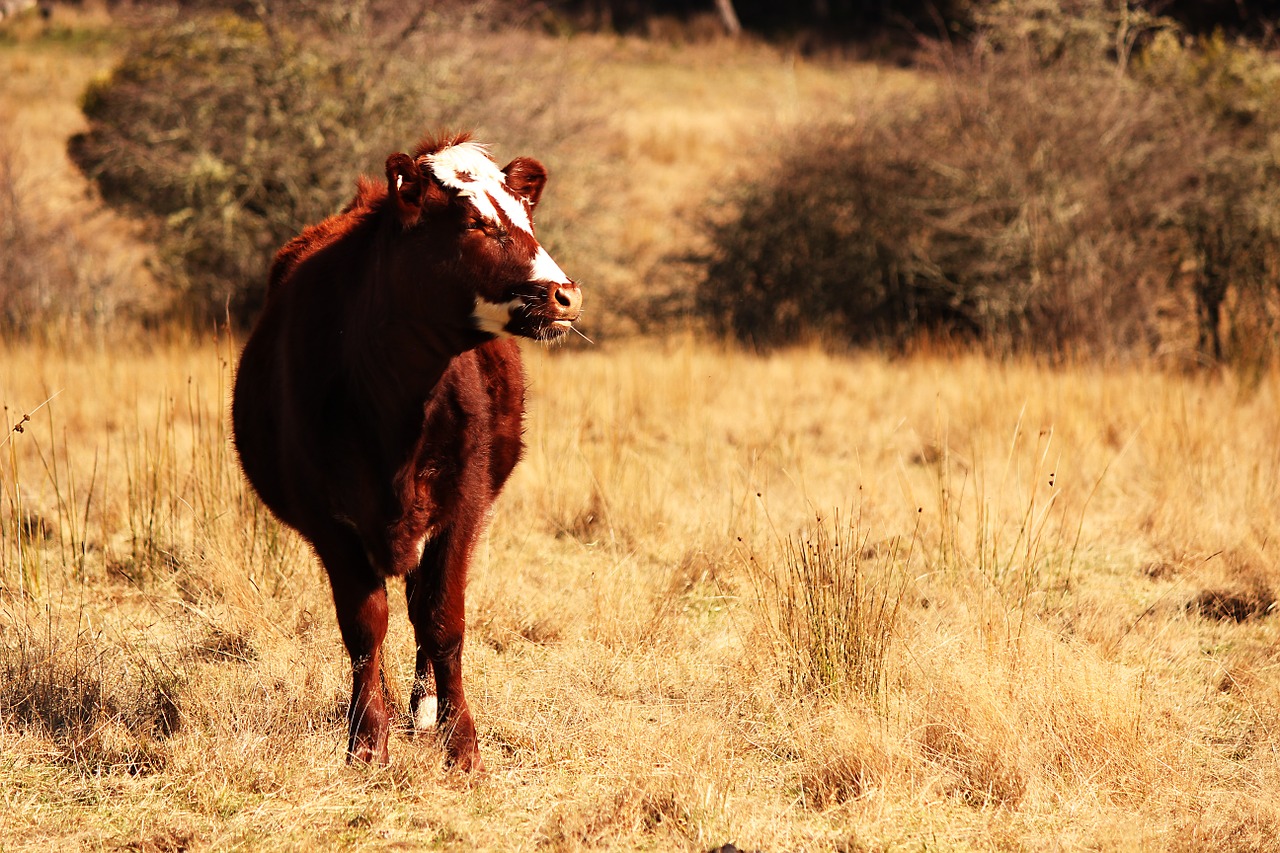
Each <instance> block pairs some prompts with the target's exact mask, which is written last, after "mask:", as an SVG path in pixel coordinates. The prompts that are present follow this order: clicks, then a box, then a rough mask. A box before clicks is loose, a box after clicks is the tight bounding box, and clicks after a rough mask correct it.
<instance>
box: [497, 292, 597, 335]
mask: <svg viewBox="0 0 1280 853" xmlns="http://www.w3.org/2000/svg"><path fill="white" fill-rule="evenodd" d="M511 296H512V301H511V302H510V303H508V304H510V305H511V315H510V319H509V320H508V321H507V325H506V331H507V332H508V333H510V334H513V335H519V336H521V337H525V338H533V339H534V340H538V341H552V340H556V339H558V338H561V337H563V336H564V335H565V334H567V333H568V332H569V331H570V330H571V329H573V324H574V322H575V321H577V319H578V318H579V317H580V316H581V315H582V291H581V290H580V289H579V288H578V285H577V284H575V283H573V282H565V283H563V284H553V283H546V284H544V283H541V282H531V283H529V284H527V285H524V286H522V287H520V288H517V289H516V291H515V292H513V293H512V294H511Z"/></svg>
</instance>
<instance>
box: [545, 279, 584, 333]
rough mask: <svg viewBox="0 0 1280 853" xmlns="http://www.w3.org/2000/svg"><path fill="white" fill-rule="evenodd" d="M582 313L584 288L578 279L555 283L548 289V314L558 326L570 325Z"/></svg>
mask: <svg viewBox="0 0 1280 853" xmlns="http://www.w3.org/2000/svg"><path fill="white" fill-rule="evenodd" d="M581 315H582V288H580V287H578V283H577V282H576V281H569V282H565V283H564V284H553V285H551V286H550V287H549V288H548V289H547V316H548V317H549V319H550V320H551V321H552V322H553V323H554V324H555V325H557V326H565V327H568V326H570V325H572V324H573V321H574V320H577V319H578V317H580V316H581Z"/></svg>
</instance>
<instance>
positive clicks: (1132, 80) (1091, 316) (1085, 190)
mask: <svg viewBox="0 0 1280 853" xmlns="http://www.w3.org/2000/svg"><path fill="white" fill-rule="evenodd" d="M1039 5H1043V4H1039ZM1039 5H1037V4H1032V6H1031V7H1025V6H1024V4H1018V6H1017V7H1015V6H1013V5H1012V4H994V5H993V6H992V7H990V15H989V17H988V19H987V21H988V26H989V27H993V26H994V25H993V24H991V23H990V22H991V21H993V20H994V21H996V22H997V23H999V27H998V28H995V29H989V30H988V31H986V33H985V36H984V37H980V38H979V39H977V41H976V43H975V45H974V46H972V47H965V48H963V49H953V48H949V47H948V48H939V52H938V59H939V63H938V68H939V77H940V81H941V83H940V94H939V95H938V97H937V98H936V99H935V100H933V101H932V102H931V103H929V104H928V105H927V106H925V107H924V108H923V109H920V110H918V111H914V112H912V111H906V110H904V111H902V112H897V113H894V114H890V115H885V116H882V117H879V118H878V119H877V120H875V121H873V122H869V123H867V124H865V125H863V126H858V127H851V126H848V125H828V126H824V127H817V128H811V129H807V130H804V131H802V132H801V133H800V134H798V136H797V138H796V139H794V140H792V141H791V142H790V144H789V147H788V148H787V149H786V150H785V151H784V152H783V153H782V154H781V155H780V157H779V164H778V166H776V167H772V168H767V169H764V170H763V173H764V174H765V175H766V176H767V177H765V178H764V179H762V180H761V181H759V182H758V183H756V184H754V185H752V186H750V187H748V188H746V190H745V191H744V192H743V193H742V196H741V199H740V201H739V208H740V210H741V214H740V215H739V216H738V217H737V218H736V219H732V220H730V221H728V222H725V223H722V224H720V225H717V226H715V227H714V228H713V229H712V240H713V243H714V250H713V253H712V257H711V260H710V262H709V264H708V267H707V271H706V275H705V278H704V281H703V283H702V286H701V288H700V292H699V305H700V307H701V309H702V311H703V312H704V313H705V314H707V315H708V316H709V317H711V318H712V320H713V322H714V323H715V324H717V325H718V326H719V327H720V328H721V329H722V330H724V331H726V332H728V333H731V334H733V335H734V336H736V337H738V338H741V339H744V340H747V341H750V342H753V343H755V344H757V345H764V346H768V345H776V344H779V343H783V342H786V341H789V340H793V339H794V338H795V337H796V336H798V335H804V334H813V333H818V334H821V335H826V336H829V337H831V338H834V339H837V340H845V341H852V342H855V343H857V342H867V341H872V340H891V341H902V340H905V339H908V338H910V337H913V336H915V335H917V334H919V333H920V332H923V331H932V332H942V333H946V334H950V335H960V336H965V337H972V338H976V339H979V340H982V341H984V342H986V343H988V344H990V345H994V346H995V347H997V348H1001V349H1004V348H1020V349H1034V350H1038V351H1043V352H1050V353H1063V352H1092V353H1095V354H1116V353H1124V354H1151V353H1171V352H1172V353H1176V354H1183V353H1190V352H1191V351H1193V350H1194V349H1195V348H1196V343H1197V342H1198V344H1199V347H1200V349H1202V350H1208V351H1209V353H1210V355H1211V356H1212V355H1214V354H1218V355H1220V354H1221V346H1220V345H1219V344H1218V343H1217V335H1218V314H1219V312H1220V310H1221V309H1222V306H1223V305H1224V300H1223V294H1225V293H1226V292H1227V291H1228V290H1229V289H1232V288H1234V289H1236V290H1237V291H1239V296H1240V297H1241V298H1243V297H1244V296H1246V295H1247V294H1250V293H1254V294H1271V293H1273V291H1274V285H1273V282H1274V281H1275V273H1274V270H1275V269H1276V265H1275V261H1274V251H1273V250H1272V248H1271V246H1273V245H1275V240H1274V239H1273V238H1274V237H1275V236H1277V232H1276V231H1275V226H1274V225H1273V224H1272V222H1273V220H1275V219H1276V217H1275V216H1274V214H1272V213H1269V211H1274V210H1275V209H1276V205H1275V204H1273V203H1272V199H1271V198H1270V194H1272V193H1273V192H1274V191H1273V190H1271V189H1268V188H1269V187H1272V186H1274V185H1275V184H1276V181H1275V180H1274V179H1270V178H1269V176H1271V175H1272V174H1273V173H1274V172H1275V168H1276V167H1275V163H1274V157H1273V155H1272V154H1271V149H1272V147H1273V146H1271V145H1270V144H1269V143H1268V141H1267V140H1269V139H1271V138H1275V137H1274V134H1273V133H1272V132H1271V131H1270V130H1267V131H1266V132H1262V131H1259V130H1257V129H1252V130H1248V129H1247V127H1248V125H1250V123H1253V124H1255V125H1256V124H1258V123H1261V122H1262V113H1263V112H1264V111H1266V110H1268V109H1271V108H1270V103H1271V102H1270V100H1269V99H1268V98H1274V97H1275V96H1273V95H1270V92H1273V91H1275V87H1271V88H1267V87H1266V86H1264V85H1262V84H1264V83H1265V81H1267V80H1269V79H1271V78H1270V76H1269V75H1270V74H1271V73H1273V71H1274V69H1275V66H1274V65H1273V64H1271V63H1270V62H1267V61H1263V60H1261V59H1257V60H1256V61H1254V62H1253V64H1250V65H1248V67H1247V68H1245V69H1243V70H1242V71H1240V72H1239V73H1238V74H1235V75H1232V74H1230V73H1227V74H1223V75H1220V76H1219V77H1218V78H1215V77H1214V75H1213V73H1209V72H1206V71H1203V70H1202V71H1201V72H1200V73H1199V75H1198V76H1197V75H1196V74H1194V73H1190V74H1189V73H1187V72H1186V71H1185V70H1181V71H1180V69H1185V68H1186V67H1187V66H1191V67H1193V68H1194V67H1198V65H1197V62H1203V63H1204V64H1206V65H1208V66H1209V67H1211V68H1218V67H1219V65H1218V61H1219V60H1217V59H1210V58H1209V55H1210V54H1211V53H1212V51H1211V50H1209V51H1203V50H1202V51H1200V52H1195V51H1189V50H1187V49H1184V48H1178V47H1176V45H1177V42H1176V41H1174V42H1170V41H1168V40H1166V39H1161V38H1156V39H1155V46H1153V47H1152V48H1151V49H1150V50H1148V51H1147V53H1149V54H1151V55H1152V56H1153V58H1152V59H1151V60H1149V61H1146V62H1143V63H1140V64H1139V65H1140V71H1139V73H1129V72H1128V68H1129V62H1130V58H1131V53H1132V51H1133V50H1134V46H1135V45H1137V44H1140V43H1142V42H1143V41H1144V39H1145V40H1147V41H1150V40H1151V39H1150V35H1151V33H1153V32H1155V30H1156V28H1157V24H1158V22H1156V21H1155V20H1154V19H1145V23H1144V25H1143V26H1142V27H1135V26H1134V22H1133V21H1132V20H1129V19H1125V20H1116V19H1113V17H1111V16H1109V13H1105V7H1104V4H1101V3H1096V2H1092V0H1087V2H1086V0H1082V2H1080V3H1077V4H1075V5H1076V6H1079V7H1081V8H1080V9H1078V10H1075V13H1074V15H1075V16H1074V17H1073V15H1072V14H1064V13H1063V12H1061V11H1058V12H1056V13H1055V12H1052V11H1051V10H1049V9H1048V7H1047V6H1046V8H1045V9H1040V8H1039ZM1052 5H1053V6H1054V7H1055V8H1056V7H1057V5H1058V4H1052ZM997 13H999V14H997ZM1090 15H1092V16H1093V17H1090ZM1002 16H1003V17H1002ZM1015 24H1018V25H1017V26H1015ZM1108 36H1109V37H1108ZM1159 46H1163V51H1164V52H1163V53H1160V52H1159V51H1157V50H1156V48H1157V47H1159ZM1210 47H1212V46H1210ZM1240 50H1243V48H1241V49H1240ZM1145 55H1146V54H1144V56H1145ZM1200 55H1204V56H1205V57H1206V58H1205V59H1204V60H1194V59H1193V57H1195V56H1200ZM1250 56H1255V54H1252V53H1251V54H1250ZM1264 69H1270V70H1269V71H1268V70H1264ZM1173 78H1178V79H1179V80H1181V84H1180V85H1175V84H1174V79H1173ZM1223 78H1230V79H1223ZM1237 78H1241V79H1243V81H1244V82H1240V80H1239V79H1237ZM1232 81H1235V82H1232ZM1242 108H1243V109H1246V111H1247V114H1246V117H1245V119H1244V121H1243V122H1240V121H1237V122H1236V123H1235V124H1233V123H1232V121H1231V116H1232V114H1233V113H1235V112H1236V111H1238V110H1240V109H1242ZM1277 113H1280V111H1278V110H1271V112H1270V113H1269V115H1273V114H1277ZM1267 121H1271V119H1267ZM1271 299H1272V297H1271V296H1267V297H1266V299H1262V301H1264V302H1265V301H1267V300H1271ZM1238 301H1240V300H1239V299H1237V302H1238ZM1244 301H1245V302H1249V303H1250V304H1251V305H1252V306H1254V309H1255V310H1251V311H1248V312H1243V311H1242V312H1238V313H1237V321H1239V320H1241V319H1242V318H1244V317H1245V316H1253V317H1256V316H1258V313H1257V311H1256V305H1257V304H1258V302H1259V299H1256V298H1255V299H1252V301H1250V300H1248V299H1245V300H1244ZM1230 304H1234V303H1230Z"/></svg>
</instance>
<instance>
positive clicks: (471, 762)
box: [406, 525, 484, 772]
mask: <svg viewBox="0 0 1280 853" xmlns="http://www.w3.org/2000/svg"><path fill="white" fill-rule="evenodd" d="M474 539H475V534H474V533H473V532H471V531H470V530H467V529H466V528H465V527H464V526H461V525H459V526H455V527H454V528H451V529H450V530H448V531H444V532H441V533H439V534H438V535H437V536H435V537H434V538H433V539H432V540H431V541H430V542H429V543H428V544H427V547H426V549H425V550H424V551H423V554H422V561H421V562H420V563H419V566H418V570H417V571H416V572H414V573H413V574H412V575H411V576H410V578H409V580H408V582H407V587H406V591H407V593H408V598H409V617H410V618H411V619H412V620H413V629H414V634H415V636H416V638H417V644H418V654H417V660H416V666H415V673H414V690H413V694H412V696H411V699H410V703H411V707H410V710H411V711H412V712H413V715H414V722H415V725H418V726H419V727H422V726H423V725H424V724H425V723H427V720H424V719H423V717H424V716H426V713H425V712H426V710H427V709H428V708H429V707H430V704H429V703H430V696H429V694H428V693H427V680H428V679H433V680H434V681H435V692H436V697H435V698H436V709H435V725H436V728H437V730H438V731H439V732H440V734H441V735H442V736H443V738H444V746H445V754H446V760H447V761H448V763H449V764H450V765H451V766H453V767H455V768H457V769H459V770H462V771H467V772H469V771H482V770H483V769H484V763H483V762H482V761H481V760H480V750H479V748H478V746H477V744H476V727H475V722H474V721H473V720H472V718H471V711H470V709H469V708H468V707H467V697H466V694H465V693H464V691H463V688H462V641H463V635H464V633H465V631H466V586H467V564H468V562H469V560H470V557H471V549H472V545H473V543H474Z"/></svg>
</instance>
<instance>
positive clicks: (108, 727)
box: [0, 629, 182, 775]
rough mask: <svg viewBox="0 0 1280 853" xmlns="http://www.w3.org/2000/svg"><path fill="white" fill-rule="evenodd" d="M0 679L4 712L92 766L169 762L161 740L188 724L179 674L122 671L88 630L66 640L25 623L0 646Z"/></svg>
mask: <svg viewBox="0 0 1280 853" xmlns="http://www.w3.org/2000/svg"><path fill="white" fill-rule="evenodd" d="M135 663H136V662H135ZM0 683H2V684H3V686H2V687H0V718H2V719H3V720H5V722H6V724H7V725H10V726H13V727H15V728H16V729H17V730H19V731H26V732H29V733H31V734H35V735H39V736H42V737H46V738H48V739H50V740H51V741H52V742H53V743H54V744H55V745H56V746H57V748H58V749H59V750H61V751H62V753H63V754H62V755H61V758H62V759H63V760H65V761H66V762H67V763H70V764H73V765H75V766H77V767H80V768H82V769H83V770H85V771H86V772H90V773H98V772H103V771H111V772H115V771H120V770H123V771H125V772H127V773H130V774H135V775H136V774H139V773H154V772H157V771H159V770H161V769H163V766H164V761H165V756H164V752H163V749H162V748H161V744H160V741H162V740H163V739H165V738H168V737H170V736H171V735H173V734H174V733H175V732H177V731H178V729H179V728H180V727H181V725H182V715H181V711H180V709H179V706H178V703H177V695H178V693H179V691H180V690H181V685H180V684H179V683H178V681H177V679H176V678H174V677H173V676H171V675H166V674H164V673H161V672H160V671H158V670H156V669H154V668H152V667H150V666H145V665H144V666H133V667H131V668H126V670H125V671H124V672H121V671H119V670H118V668H117V667H116V666H114V665H113V664H111V663H109V662H108V661H106V660H105V659H104V654H103V653H102V651H101V650H100V649H96V648H94V646H93V644H92V643H91V642H85V641H84V638H77V640H76V641H75V642H74V643H72V644H62V643H59V642H58V641H56V640H50V641H42V640H39V639H37V638H35V637H33V636H31V635H30V634H29V633H26V632H24V631H22V630H21V629H20V630H19V635H18V637H17V640H16V643H15V644H13V645H5V646H3V647H0Z"/></svg>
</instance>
